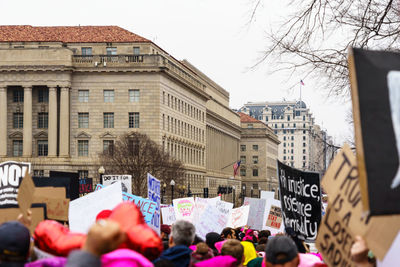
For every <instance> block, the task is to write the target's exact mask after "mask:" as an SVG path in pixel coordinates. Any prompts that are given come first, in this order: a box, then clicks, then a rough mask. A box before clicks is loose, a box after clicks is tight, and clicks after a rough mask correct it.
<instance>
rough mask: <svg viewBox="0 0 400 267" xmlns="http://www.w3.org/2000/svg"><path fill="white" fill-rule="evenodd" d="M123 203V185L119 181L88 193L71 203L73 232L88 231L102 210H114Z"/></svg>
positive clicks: (70, 222)
mask: <svg viewBox="0 0 400 267" xmlns="http://www.w3.org/2000/svg"><path fill="white" fill-rule="evenodd" d="M119 203H122V186H121V182H120V181H118V182H116V183H114V184H112V185H110V186H107V187H105V188H103V189H102V190H98V191H95V192H93V193H90V194H87V195H86V196H83V197H81V198H78V199H75V200H73V201H71V202H70V203H69V212H68V214H69V216H68V217H69V228H70V230H71V231H72V232H79V233H87V231H88V230H89V228H90V226H91V225H92V224H93V223H94V222H95V220H96V216H97V214H99V212H101V211H102V210H106V209H108V210H112V209H113V208H115V207H116V206H117V205H118V204H119Z"/></svg>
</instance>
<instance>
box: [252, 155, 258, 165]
mask: <svg viewBox="0 0 400 267" xmlns="http://www.w3.org/2000/svg"><path fill="white" fill-rule="evenodd" d="M253 164H258V156H253Z"/></svg>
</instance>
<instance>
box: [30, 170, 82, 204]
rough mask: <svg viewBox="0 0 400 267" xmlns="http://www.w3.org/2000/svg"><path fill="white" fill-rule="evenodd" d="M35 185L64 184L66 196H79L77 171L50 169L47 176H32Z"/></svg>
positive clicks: (74, 197)
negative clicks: (36, 177)
mask: <svg viewBox="0 0 400 267" xmlns="http://www.w3.org/2000/svg"><path fill="white" fill-rule="evenodd" d="M33 182H34V183H35V186H36V187H39V186H54V187H61V186H64V187H65V188H66V190H67V198H69V199H70V200H74V199H77V198H79V174H78V173H77V172H60V171H50V177H49V178H43V177H41V178H38V179H35V177H33Z"/></svg>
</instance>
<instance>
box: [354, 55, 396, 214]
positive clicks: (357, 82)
mask: <svg viewBox="0 0 400 267" xmlns="http://www.w3.org/2000/svg"><path fill="white" fill-rule="evenodd" d="M352 52H353V54H352V55H350V61H349V69H350V75H351V79H350V80H351V89H352V100H353V113H354V126H355V127H354V128H355V133H356V134H355V137H356V146H357V150H356V152H357V163H358V167H359V175H360V187H361V195H362V201H363V207H364V209H366V210H369V211H370V214H371V215H384V214H400V205H399V202H400V164H399V162H400V161H399V160H400V54H399V53H391V52H383V51H366V50H362V49H353V51H352Z"/></svg>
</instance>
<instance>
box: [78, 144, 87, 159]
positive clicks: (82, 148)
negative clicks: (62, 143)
mask: <svg viewBox="0 0 400 267" xmlns="http://www.w3.org/2000/svg"><path fill="white" fill-rule="evenodd" d="M78 156H80V157H87V156H89V140H78Z"/></svg>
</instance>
